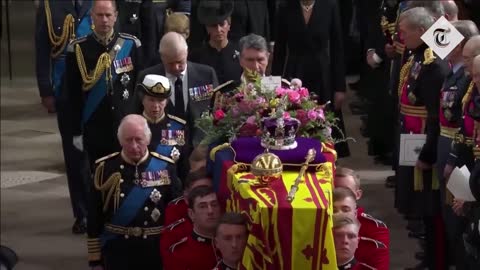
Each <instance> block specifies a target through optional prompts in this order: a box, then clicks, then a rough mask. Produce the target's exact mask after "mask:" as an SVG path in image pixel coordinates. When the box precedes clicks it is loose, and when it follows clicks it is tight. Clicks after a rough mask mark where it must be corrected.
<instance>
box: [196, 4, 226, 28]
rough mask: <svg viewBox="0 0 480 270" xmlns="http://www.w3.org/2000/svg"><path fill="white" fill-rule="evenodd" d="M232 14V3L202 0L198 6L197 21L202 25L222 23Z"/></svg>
mask: <svg viewBox="0 0 480 270" xmlns="http://www.w3.org/2000/svg"><path fill="white" fill-rule="evenodd" d="M232 12H233V1H232V0H222V1H211V0H203V1H201V2H200V4H199V5H198V9H197V13H198V21H199V22H200V23H201V24H204V25H215V24H220V23H223V21H225V20H226V19H227V18H228V17H230V15H231V14H232Z"/></svg>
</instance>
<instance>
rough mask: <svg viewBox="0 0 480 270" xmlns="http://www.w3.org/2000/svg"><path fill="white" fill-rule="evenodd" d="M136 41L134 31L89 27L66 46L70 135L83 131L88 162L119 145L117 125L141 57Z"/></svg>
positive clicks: (130, 92) (114, 149)
mask: <svg viewBox="0 0 480 270" xmlns="http://www.w3.org/2000/svg"><path fill="white" fill-rule="evenodd" d="M140 47H141V43H140V41H139V40H138V39H137V38H136V37H134V36H131V35H128V34H123V33H117V32H114V33H113V34H112V35H111V36H110V37H109V38H108V39H107V40H101V39H100V38H99V37H98V36H97V35H96V34H95V33H92V34H90V35H88V36H86V37H83V38H79V39H76V40H75V41H73V42H71V43H70V44H69V46H68V49H67V60H66V65H67V72H66V87H67V89H68V91H69V92H68V97H69V104H70V106H71V109H72V117H71V122H72V126H73V127H72V128H73V135H74V136H80V135H83V143H84V148H85V150H86V152H87V154H88V158H89V159H90V164H91V166H93V164H92V163H93V162H94V161H95V160H97V159H99V158H100V157H102V156H106V155H108V154H110V153H113V152H115V151H119V150H120V145H119V143H118V140H117V129H118V125H119V124H120V121H121V119H122V118H123V117H124V116H125V115H127V114H128V113H129V112H128V109H129V107H130V106H131V105H130V98H131V96H132V95H133V91H134V88H135V81H136V77H137V72H138V70H139V68H140V67H141V63H142V57H141V52H140ZM109 63H111V64H110V65H109ZM95 67H98V72H96V73H95V72H94V70H95Z"/></svg>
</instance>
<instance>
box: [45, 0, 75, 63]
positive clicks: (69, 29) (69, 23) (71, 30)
mask: <svg viewBox="0 0 480 270" xmlns="http://www.w3.org/2000/svg"><path fill="white" fill-rule="evenodd" d="M44 3H45V16H46V21H47V30H48V37H49V39H50V43H51V44H52V51H51V53H50V55H51V57H52V58H56V57H57V56H59V55H60V54H61V53H63V51H64V49H65V46H66V45H67V44H68V42H69V41H71V40H73V39H75V18H74V17H73V16H72V14H68V15H67V16H66V17H65V20H64V21H63V27H62V34H61V35H60V36H57V35H56V34H55V29H54V28H53V24H52V13H51V10H50V3H49V2H48V0H45V1H44Z"/></svg>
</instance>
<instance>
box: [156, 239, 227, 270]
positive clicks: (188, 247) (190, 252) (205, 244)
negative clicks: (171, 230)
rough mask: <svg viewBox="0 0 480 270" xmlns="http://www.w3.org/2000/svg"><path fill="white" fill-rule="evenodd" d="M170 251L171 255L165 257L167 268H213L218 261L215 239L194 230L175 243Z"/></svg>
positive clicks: (197, 269) (207, 269) (177, 269)
mask: <svg viewBox="0 0 480 270" xmlns="http://www.w3.org/2000/svg"><path fill="white" fill-rule="evenodd" d="M169 251H170V255H169V256H167V257H164V258H163V259H164V268H165V270H189V269H195V270H211V269H212V268H214V267H215V265H217V261H218V257H217V251H216V248H215V245H214V243H213V240H212V239H210V238H206V237H203V236H200V235H198V234H197V233H196V232H195V231H194V230H192V233H191V234H190V235H189V236H187V237H184V238H182V239H181V240H180V241H178V242H176V243H175V244H173V245H172V246H171V247H170V250H169Z"/></svg>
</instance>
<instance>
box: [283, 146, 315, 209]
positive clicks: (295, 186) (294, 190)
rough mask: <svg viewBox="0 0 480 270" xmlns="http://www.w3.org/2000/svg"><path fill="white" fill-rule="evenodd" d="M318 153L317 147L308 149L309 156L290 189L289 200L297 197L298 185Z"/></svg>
mask: <svg viewBox="0 0 480 270" xmlns="http://www.w3.org/2000/svg"><path fill="white" fill-rule="evenodd" d="M316 154H317V151H315V149H313V148H311V149H309V150H308V152H307V156H306V157H305V163H303V165H302V167H301V168H300V172H299V173H298V176H297V178H296V179H295V183H294V184H293V185H292V187H291V188H290V191H289V192H288V196H287V201H289V202H292V201H293V199H295V193H297V191H298V186H299V185H300V182H302V177H303V175H304V174H305V171H306V170H307V168H308V165H309V164H310V162H312V161H313V159H314V158H315V155H316Z"/></svg>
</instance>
